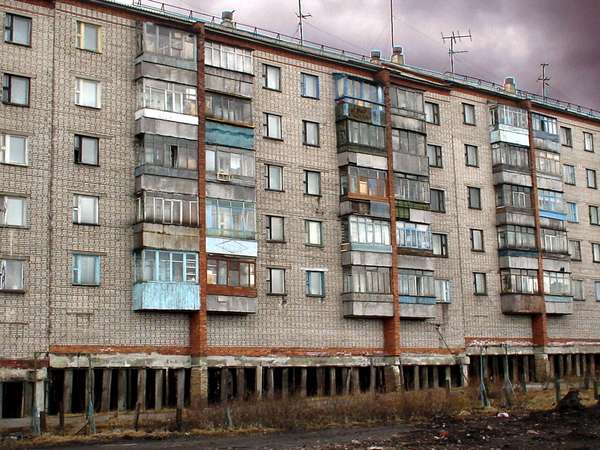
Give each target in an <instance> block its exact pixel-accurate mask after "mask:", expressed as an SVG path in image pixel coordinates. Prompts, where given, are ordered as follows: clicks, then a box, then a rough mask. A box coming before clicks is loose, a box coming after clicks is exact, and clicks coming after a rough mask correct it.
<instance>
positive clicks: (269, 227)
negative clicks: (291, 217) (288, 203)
mask: <svg viewBox="0 0 600 450" xmlns="http://www.w3.org/2000/svg"><path fill="white" fill-rule="evenodd" d="M273 221H275V222H279V225H281V226H280V229H281V236H275V235H274V234H273V229H274V228H275V229H277V228H276V227H274V226H273ZM266 230H267V241H269V242H285V217H283V216H266Z"/></svg>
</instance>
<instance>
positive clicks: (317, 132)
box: [302, 120, 321, 147]
mask: <svg viewBox="0 0 600 450" xmlns="http://www.w3.org/2000/svg"><path fill="white" fill-rule="evenodd" d="M320 128H321V127H320V125H319V122H313V121H311V120H303V121H302V144H304V145H307V146H309V147H320V145H321V129H320ZM309 129H312V130H313V133H312V135H311V133H309V132H308V131H309ZM309 137H310V140H309Z"/></svg>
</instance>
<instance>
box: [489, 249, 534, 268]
mask: <svg viewBox="0 0 600 450" xmlns="http://www.w3.org/2000/svg"><path fill="white" fill-rule="evenodd" d="M498 266H499V267H500V268H502V269H529V270H537V269H538V258H537V252H536V251H535V250H534V251H524V250H509V249H504V250H498Z"/></svg>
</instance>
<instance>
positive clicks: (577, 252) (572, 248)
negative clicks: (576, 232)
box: [569, 239, 581, 261]
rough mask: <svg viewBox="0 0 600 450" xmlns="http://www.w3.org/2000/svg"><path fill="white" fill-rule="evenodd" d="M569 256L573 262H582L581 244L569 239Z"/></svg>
mask: <svg viewBox="0 0 600 450" xmlns="http://www.w3.org/2000/svg"><path fill="white" fill-rule="evenodd" d="M569 256H570V257H571V261H581V242H580V241H575V240H572V239H569Z"/></svg>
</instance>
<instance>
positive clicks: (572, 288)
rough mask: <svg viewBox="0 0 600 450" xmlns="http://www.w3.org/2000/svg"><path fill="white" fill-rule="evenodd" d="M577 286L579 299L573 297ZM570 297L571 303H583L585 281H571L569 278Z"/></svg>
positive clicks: (575, 296)
mask: <svg viewBox="0 0 600 450" xmlns="http://www.w3.org/2000/svg"><path fill="white" fill-rule="evenodd" d="M577 284H579V286H580V287H581V297H578V296H577V295H575V286H576V285H577ZM571 296H572V297H573V301H576V302H584V301H585V280H581V279H577V278H575V279H573V278H571Z"/></svg>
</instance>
